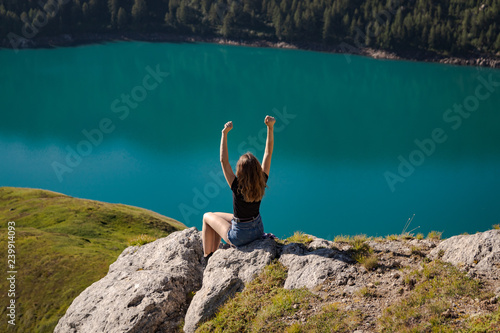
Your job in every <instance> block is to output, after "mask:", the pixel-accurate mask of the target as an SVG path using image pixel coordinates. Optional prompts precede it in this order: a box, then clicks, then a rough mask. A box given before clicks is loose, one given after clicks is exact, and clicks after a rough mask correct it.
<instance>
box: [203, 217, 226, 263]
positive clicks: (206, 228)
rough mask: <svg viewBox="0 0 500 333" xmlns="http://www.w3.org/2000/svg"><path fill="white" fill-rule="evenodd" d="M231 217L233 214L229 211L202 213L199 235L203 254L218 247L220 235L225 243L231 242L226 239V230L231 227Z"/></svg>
mask: <svg viewBox="0 0 500 333" xmlns="http://www.w3.org/2000/svg"><path fill="white" fill-rule="evenodd" d="M232 218H233V214H230V213H205V214H204V215H203V229H202V232H201V237H202V240H203V252H204V255H205V256H207V255H209V254H210V253H212V252H215V251H216V250H217V249H218V248H219V244H220V239H221V237H222V238H223V239H224V241H226V243H228V244H231V242H229V240H228V239H227V232H228V230H229V228H230V227H231V220H232Z"/></svg>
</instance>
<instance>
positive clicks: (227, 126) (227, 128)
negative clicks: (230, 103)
mask: <svg viewBox="0 0 500 333" xmlns="http://www.w3.org/2000/svg"><path fill="white" fill-rule="evenodd" d="M232 129H233V122H232V121H228V122H227V123H225V124H224V128H223V129H222V133H225V134H227V132H229V131H230V130H232Z"/></svg>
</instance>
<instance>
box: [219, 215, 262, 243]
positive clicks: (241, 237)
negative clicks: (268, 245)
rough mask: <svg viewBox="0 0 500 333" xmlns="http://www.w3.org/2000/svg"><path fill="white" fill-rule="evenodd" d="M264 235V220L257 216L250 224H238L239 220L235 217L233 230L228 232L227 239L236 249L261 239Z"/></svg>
mask: <svg viewBox="0 0 500 333" xmlns="http://www.w3.org/2000/svg"><path fill="white" fill-rule="evenodd" d="M263 234H264V225H263V224H262V218H261V217H260V214H259V216H257V217H256V218H255V219H253V220H251V221H248V222H238V218H235V217H233V219H232V220H231V228H230V229H229V231H228V232H227V238H228V239H229V241H230V242H231V244H233V245H234V246H236V247H240V246H243V245H246V244H248V243H250V242H253V241H254V240H257V239H261V238H262V235H263Z"/></svg>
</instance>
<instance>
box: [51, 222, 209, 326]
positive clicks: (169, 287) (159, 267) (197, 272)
mask: <svg viewBox="0 0 500 333" xmlns="http://www.w3.org/2000/svg"><path fill="white" fill-rule="evenodd" d="M202 257H203V251H202V246H201V237H200V233H199V232H198V231H197V230H196V228H190V229H186V230H183V231H178V232H174V233H172V234H170V235H169V236H168V237H165V238H161V239H158V240H156V241H154V242H152V243H149V244H145V245H143V246H140V247H137V246H135V247H128V248H126V249H125V250H124V251H123V252H122V253H121V254H120V256H119V257H118V259H117V260H116V262H114V263H113V264H111V265H110V267H109V271H108V274H107V275H106V276H105V277H104V278H102V279H101V280H99V281H97V282H95V283H94V284H92V285H91V286H90V287H88V288H87V289H85V290H84V291H83V292H82V293H81V294H80V295H79V296H78V297H77V298H75V300H74V301H73V303H72V304H71V306H70V307H69V308H68V310H67V311H66V314H65V315H64V316H63V317H62V318H61V319H60V320H59V322H58V324H57V326H56V328H55V330H54V332H55V333H68V332H70V333H76V332H89V333H96V332H106V333H113V332H172V331H174V330H175V329H176V327H178V325H179V324H180V322H181V321H182V319H183V318H184V314H185V312H186V308H187V306H188V302H189V296H190V293H191V292H193V291H195V290H198V289H199V288H200V286H201V281H202V276H203V264H202V262H201V261H202Z"/></svg>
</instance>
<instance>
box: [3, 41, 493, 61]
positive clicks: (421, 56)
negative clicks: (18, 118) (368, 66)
mask: <svg viewBox="0 0 500 333" xmlns="http://www.w3.org/2000/svg"><path fill="white" fill-rule="evenodd" d="M121 41H143V42H164V43H165V42H167V43H168V42H170V43H212V44H220V45H235V46H248V47H260V48H262V47H265V48H277V49H295V50H304V51H315V52H326V53H336V54H350V55H360V56H365V57H370V58H373V59H388V60H409V61H418V62H434V63H441V64H450V65H458V66H478V67H489V68H500V57H492V56H490V55H484V54H478V55H477V56H473V55H469V56H467V57H447V56H443V55H439V54H435V53H431V52H429V51H401V52H398V53H395V52H390V51H385V50H377V49H373V48H369V47H362V48H358V47H356V46H354V45H350V44H344V45H342V44H339V45H325V44H322V43H316V42H299V43H287V42H283V41H270V40H265V39H254V40H243V39H240V40H235V39H226V38H223V37H202V36H194V35H179V34H170V33H157V32H154V33H82V34H63V35H59V36H52V37H45V36H43V37H38V38H33V39H24V40H23V43H21V45H20V46H21V47H20V48H19V49H38V48H56V47H75V46H81V45H91V44H102V43H110V42H121ZM0 48H6V49H13V47H12V45H11V44H10V43H9V41H8V40H7V39H4V40H3V41H2V43H1V44H0ZM346 51H347V52H346Z"/></svg>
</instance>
